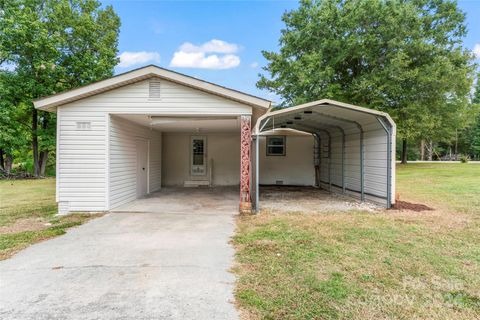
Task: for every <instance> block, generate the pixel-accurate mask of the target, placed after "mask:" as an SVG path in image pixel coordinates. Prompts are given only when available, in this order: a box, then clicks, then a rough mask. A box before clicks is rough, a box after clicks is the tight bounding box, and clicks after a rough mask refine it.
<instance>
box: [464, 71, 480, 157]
mask: <svg viewBox="0 0 480 320" xmlns="http://www.w3.org/2000/svg"><path fill="white" fill-rule="evenodd" d="M472 104H473V106H474V107H476V108H477V110H478V114H477V116H476V118H475V121H474V123H473V124H472V125H471V126H470V127H469V128H468V129H467V130H466V139H465V140H466V142H467V144H468V152H469V153H470V154H471V155H473V157H474V158H475V159H479V158H480V74H478V76H477V84H476V86H475V92H474V95H473V99H472Z"/></svg>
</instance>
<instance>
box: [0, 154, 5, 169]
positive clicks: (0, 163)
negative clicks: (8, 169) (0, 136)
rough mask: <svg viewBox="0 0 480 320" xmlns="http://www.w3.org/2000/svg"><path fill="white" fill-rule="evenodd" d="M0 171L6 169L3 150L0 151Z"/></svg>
mask: <svg viewBox="0 0 480 320" xmlns="http://www.w3.org/2000/svg"><path fill="white" fill-rule="evenodd" d="M0 169H1V170H4V169H5V161H4V160H3V149H0Z"/></svg>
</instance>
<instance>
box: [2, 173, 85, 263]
mask: <svg viewBox="0 0 480 320" xmlns="http://www.w3.org/2000/svg"><path fill="white" fill-rule="evenodd" d="M56 210H57V206H56V203H55V179H38V180H0V260H2V259H6V258H8V257H10V256H11V255H13V254H14V253H16V252H18V251H19V250H21V249H23V248H25V247H27V246H29V245H30V244H32V243H35V242H38V241H41V240H44V239H49V238H52V237H55V236H58V235H62V234H64V233H65V230H66V229H67V228H70V227H73V226H77V225H80V224H82V223H83V222H85V221H86V220H88V219H90V218H92V215H87V214H74V215H70V216H65V217H55V214H56V212H57V211H56Z"/></svg>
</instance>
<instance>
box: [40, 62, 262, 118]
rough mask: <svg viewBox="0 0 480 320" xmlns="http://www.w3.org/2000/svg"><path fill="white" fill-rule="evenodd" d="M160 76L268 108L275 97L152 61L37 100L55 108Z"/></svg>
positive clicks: (44, 105)
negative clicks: (218, 83)
mask: <svg viewBox="0 0 480 320" xmlns="http://www.w3.org/2000/svg"><path fill="white" fill-rule="evenodd" d="M152 77H158V78H161V79H165V80H167V81H171V82H175V83H178V84H181V85H184V86H187V87H191V88H194V89H197V90H201V91H204V92H207V93H210V94H214V95H217V96H220V97H223V98H226V99H230V100H233V101H237V102H240V103H243V104H247V105H250V106H252V107H257V108H261V109H268V108H269V107H270V105H271V101H269V100H266V99H262V98H259V97H256V96H253V95H250V94H247V93H243V92H240V91H237V90H234V89H230V88H227V87H223V86H220V85H217V84H214V83H211V82H207V81H204V80H200V79H197V78H194V77H191V76H187V75H184V74H182V73H178V72H175V71H172V70H168V69H164V68H160V67H158V66H155V65H148V66H146V67H142V68H139V69H135V70H131V71H128V72H125V73H121V74H119V75H116V76H113V77H111V78H108V79H105V80H101V81H97V82H94V83H91V84H87V85H85V86H81V87H79V88H75V89H71V90H68V91H64V92H60V93H57V94H54V95H51V96H47V97H44V98H41V99H38V100H35V101H34V102H33V104H34V106H35V108H37V109H40V110H45V111H55V108H56V107H58V106H60V105H62V104H66V103H69V102H72V101H76V100H80V99H83V98H86V97H90V96H93V95H96V94H99V93H102V92H105V91H108V90H112V89H115V88H119V87H122V86H125V85H128V84H131V83H135V82H138V81H142V80H145V79H149V78H152Z"/></svg>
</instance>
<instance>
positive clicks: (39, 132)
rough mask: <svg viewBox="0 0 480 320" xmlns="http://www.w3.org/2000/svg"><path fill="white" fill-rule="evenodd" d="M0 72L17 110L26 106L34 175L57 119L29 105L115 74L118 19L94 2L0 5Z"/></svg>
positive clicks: (39, 0) (13, 0)
mask: <svg viewBox="0 0 480 320" xmlns="http://www.w3.org/2000/svg"><path fill="white" fill-rule="evenodd" d="M0 6H1V7H0V67H1V69H2V70H3V71H10V72H11V73H12V77H11V78H10V80H12V81H7V82H5V83H4V86H8V85H11V86H13V88H14V90H7V91H9V92H10V94H11V95H13V96H11V97H10V99H9V100H11V101H15V102H16V106H17V107H18V106H20V105H25V106H27V108H28V110H29V113H30V136H31V147H32V154H33V163H34V175H35V176H39V175H43V172H42V170H44V168H45V164H46V161H47V157H48V153H49V151H51V150H52V149H53V146H54V140H55V139H54V132H55V117H54V115H52V114H49V113H46V112H39V111H37V110H36V109H35V108H34V107H33V103H32V101H33V100H35V99H37V98H40V97H42V96H46V95H50V94H54V93H56V92H60V91H63V90H67V89H70V88H73V87H76V86H79V85H82V84H87V83H89V82H92V81H97V80H100V79H104V78H107V77H109V76H111V75H112V74H113V67H114V66H115V65H116V64H117V63H118V58H117V45H118V33H119V28H120V19H119V18H118V16H117V15H116V14H115V12H114V11H113V8H112V7H111V6H107V7H105V8H102V7H101V4H100V2H98V1H97V0H9V1H0Z"/></svg>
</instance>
